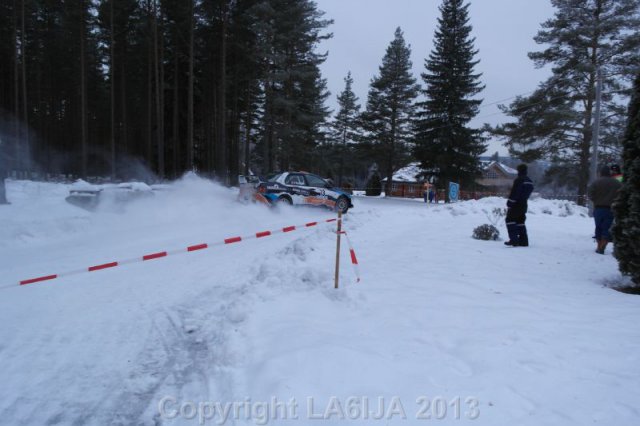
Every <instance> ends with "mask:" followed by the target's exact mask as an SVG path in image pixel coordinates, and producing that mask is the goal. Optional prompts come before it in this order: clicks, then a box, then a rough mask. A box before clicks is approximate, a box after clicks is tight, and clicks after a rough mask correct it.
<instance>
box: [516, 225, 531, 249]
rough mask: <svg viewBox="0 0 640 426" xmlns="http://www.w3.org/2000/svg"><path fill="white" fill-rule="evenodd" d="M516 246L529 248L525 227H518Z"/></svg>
mask: <svg viewBox="0 0 640 426" xmlns="http://www.w3.org/2000/svg"><path fill="white" fill-rule="evenodd" d="M518 231H519V232H518V245H519V246H520V247H529V235H527V227H526V226H525V225H524V224H522V225H518Z"/></svg>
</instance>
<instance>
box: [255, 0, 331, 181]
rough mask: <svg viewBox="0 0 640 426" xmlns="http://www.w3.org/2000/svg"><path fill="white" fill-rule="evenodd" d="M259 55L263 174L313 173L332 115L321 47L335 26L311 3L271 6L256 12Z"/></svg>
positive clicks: (277, 0) (297, 0)
mask: <svg viewBox="0 0 640 426" xmlns="http://www.w3.org/2000/svg"><path fill="white" fill-rule="evenodd" d="M256 13H257V14H258V18H259V19H258V22H257V24H256V32H257V34H258V42H257V44H258V49H259V50H260V53H261V54H262V57H263V60H262V66H263V67H264V69H265V73H264V76H263V81H262V87H263V88H264V105H263V109H264V114H263V115H262V117H261V120H260V127H261V133H262V135H261V141H260V149H259V150H258V152H259V153H260V154H261V156H262V163H263V165H262V172H263V173H267V172H270V171H274V170H287V169H300V168H304V169H307V170H311V169H313V167H312V166H313V162H314V161H313V160H314V158H313V156H312V155H310V154H313V153H314V150H315V148H316V146H317V143H318V141H319V140H321V139H322V137H323V133H322V132H321V125H322V124H323V123H324V122H325V120H326V119H327V117H328V115H329V111H328V109H327V108H326V106H325V105H324V101H325V100H326V99H327V97H328V96H329V92H328V91H327V84H326V80H325V79H323V78H322V76H321V73H320V68H319V67H320V64H322V63H323V62H324V61H325V59H326V56H327V55H326V54H322V53H318V52H316V48H317V45H318V44H319V43H320V42H321V41H322V40H324V39H327V38H329V37H331V36H332V35H331V34H326V33H323V31H324V30H325V29H326V28H327V27H328V26H329V25H330V24H331V23H332V22H333V21H331V20H326V19H323V15H324V12H321V11H319V10H318V9H317V6H316V3H315V2H313V1H311V0H270V1H268V2H264V4H262V5H261V7H258V8H256Z"/></svg>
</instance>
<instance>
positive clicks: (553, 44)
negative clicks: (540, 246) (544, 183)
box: [494, 0, 640, 201]
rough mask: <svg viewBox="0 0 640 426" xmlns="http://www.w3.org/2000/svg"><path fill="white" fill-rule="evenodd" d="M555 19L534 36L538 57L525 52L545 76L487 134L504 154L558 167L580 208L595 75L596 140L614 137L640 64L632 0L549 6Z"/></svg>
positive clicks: (564, 1)
mask: <svg viewBox="0 0 640 426" xmlns="http://www.w3.org/2000/svg"><path fill="white" fill-rule="evenodd" d="M552 4H553V6H554V7H555V8H556V13H555V15H554V17H553V18H551V19H549V20H548V21H546V22H544V23H543V24H542V29H541V30H540V31H539V32H538V34H537V35H536V36H535V38H534V40H535V41H536V43H538V44H541V45H544V46H546V47H545V49H544V50H542V51H539V52H532V53H529V57H530V58H531V59H532V60H533V61H534V63H535V65H536V67H538V68H540V67H544V66H551V67H550V68H551V73H552V75H551V77H549V78H548V79H547V80H546V81H544V82H542V83H541V84H540V85H539V87H538V89H537V90H536V91H535V92H534V93H533V94H532V95H530V96H523V97H519V98H517V99H516V100H515V101H514V102H513V103H511V105H509V106H508V107H504V106H503V107H502V110H503V111H504V112H505V113H506V114H507V115H509V116H511V117H513V118H514V119H515V121H514V122H512V123H508V124H505V125H501V126H497V127H496V128H495V129H494V131H495V134H496V135H497V136H499V137H502V138H504V139H505V140H506V143H505V144H506V145H507V146H508V147H509V151H510V153H511V155H513V156H517V157H520V158H521V159H523V160H525V159H526V160H527V161H530V160H535V159H540V158H546V159H548V160H551V161H553V162H555V163H557V164H559V165H561V166H562V167H561V168H560V170H563V171H565V174H564V175H563V176H562V180H563V181H564V182H571V181H574V182H576V188H577V192H578V196H579V197H580V198H579V199H580V200H581V201H584V200H585V198H584V195H585V193H586V189H587V184H588V180H589V169H590V167H589V166H590V164H589V163H590V157H591V155H590V148H591V143H592V124H593V114H594V110H595V97H596V81H597V70H598V68H600V70H601V72H602V75H603V91H602V101H603V103H602V119H601V122H600V128H601V136H602V138H603V139H604V140H605V141H611V140H615V139H616V137H615V136H616V134H617V135H618V136H619V135H621V134H622V131H623V130H622V128H620V127H619V125H620V124H621V123H622V120H620V116H621V115H624V107H623V106H622V104H621V100H623V99H625V98H626V94H628V93H625V92H626V91H628V89H629V87H628V86H629V84H628V82H630V81H631V80H632V79H633V76H634V75H635V72H636V70H637V64H638V63H639V62H640V37H638V27H640V20H639V10H640V1H639V0H552Z"/></svg>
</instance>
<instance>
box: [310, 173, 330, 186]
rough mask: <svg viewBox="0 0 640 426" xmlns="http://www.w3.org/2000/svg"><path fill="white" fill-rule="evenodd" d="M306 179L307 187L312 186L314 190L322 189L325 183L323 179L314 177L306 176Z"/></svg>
mask: <svg viewBox="0 0 640 426" xmlns="http://www.w3.org/2000/svg"><path fill="white" fill-rule="evenodd" d="M306 178H307V186H312V187H314V188H324V187H325V186H326V185H327V183H326V182H325V180H324V179H322V178H321V177H319V176H316V175H306Z"/></svg>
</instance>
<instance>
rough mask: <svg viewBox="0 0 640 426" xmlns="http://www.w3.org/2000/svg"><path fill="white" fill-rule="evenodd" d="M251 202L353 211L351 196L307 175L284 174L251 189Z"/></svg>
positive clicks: (271, 177)
mask: <svg viewBox="0 0 640 426" xmlns="http://www.w3.org/2000/svg"><path fill="white" fill-rule="evenodd" d="M254 188H255V192H254V193H253V198H254V199H256V200H258V201H261V202H264V203H267V204H269V205H276V204H278V203H286V204H290V205H308V206H324V207H326V208H329V209H331V210H335V211H340V212H342V213H346V212H347V210H349V209H350V208H352V207H353V203H352V202H351V195H350V194H348V193H346V192H344V191H342V190H340V189H339V188H335V187H334V186H333V185H332V184H331V183H330V182H328V181H327V180H325V179H323V178H321V177H320V176H317V175H314V174H312V173H307V172H284V173H278V174H274V175H270V176H268V177H267V179H266V180H265V181H261V182H258V183H257V184H255V186H254Z"/></svg>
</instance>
